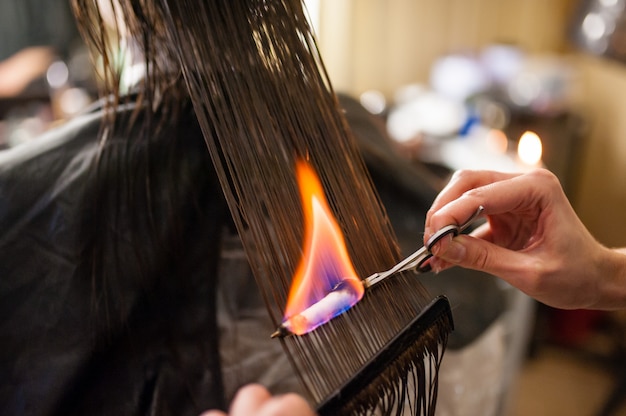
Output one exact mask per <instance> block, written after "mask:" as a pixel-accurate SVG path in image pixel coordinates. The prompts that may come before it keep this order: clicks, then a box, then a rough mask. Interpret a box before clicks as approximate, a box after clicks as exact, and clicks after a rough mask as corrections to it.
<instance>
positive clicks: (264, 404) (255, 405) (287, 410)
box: [201, 384, 314, 416]
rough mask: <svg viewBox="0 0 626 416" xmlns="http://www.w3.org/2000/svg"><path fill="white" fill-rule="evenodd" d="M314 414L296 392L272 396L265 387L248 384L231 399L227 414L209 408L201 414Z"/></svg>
mask: <svg viewBox="0 0 626 416" xmlns="http://www.w3.org/2000/svg"><path fill="white" fill-rule="evenodd" d="M291 415H298V416H314V412H313V410H312V409H311V407H310V406H309V404H308V403H307V401H306V400H305V399H304V398H303V397H301V396H299V395H297V394H284V395H280V396H272V395H271V394H270V393H269V392H268V391H267V389H266V388H265V387H263V386H261V385H258V384H249V385H247V386H244V387H242V388H241V389H239V391H238V392H237V395H236V396H235V398H234V399H233V402H232V404H231V407H230V410H229V413H228V415H227V414H226V413H224V412H221V411H218V410H210V411H207V412H204V413H202V415H201V416H291Z"/></svg>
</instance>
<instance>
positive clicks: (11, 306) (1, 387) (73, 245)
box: [0, 106, 228, 416]
mask: <svg viewBox="0 0 626 416" xmlns="http://www.w3.org/2000/svg"><path fill="white" fill-rule="evenodd" d="M131 111H132V106H131V107H129V108H126V109H122V110H120V114H119V115H118V119H119V120H122V122H123V121H124V118H125V117H128V116H129V114H130V112H131ZM188 113H189V114H188V115H187V116H185V117H183V118H182V119H181V120H180V122H179V123H178V124H177V125H175V126H170V127H169V128H166V129H164V130H163V132H162V133H161V134H160V136H159V137H156V138H155V140H153V142H154V143H157V145H156V147H157V148H158V147H159V146H160V145H162V146H164V147H163V148H162V149H160V151H155V152H154V154H151V155H150V156H151V163H154V164H155V166H161V168H162V170H163V173H162V174H161V175H155V176H154V177H153V178H152V181H153V182H152V183H151V184H150V186H151V189H152V190H153V191H154V190H156V192H154V193H155V194H154V195H152V197H153V198H152V202H151V204H152V205H151V208H150V209H149V210H150V211H152V212H150V213H149V212H146V213H145V215H146V216H148V215H154V216H155V218H156V220H155V221H156V223H157V229H158V233H159V235H162V236H165V238H164V239H163V241H162V242H160V243H159V244H160V245H161V246H159V247H153V246H151V244H155V243H153V242H151V240H150V239H146V240H145V242H143V241H142V243H141V244H136V242H137V237H134V239H133V238H131V237H130V236H128V235H127V230H125V229H119V230H107V232H108V233H110V235H112V236H114V237H115V238H114V241H112V242H111V246H114V245H115V246H116V247H115V250H116V252H117V253H127V254H126V255H123V256H122V258H123V260H122V261H123V263H122V267H118V268H116V269H114V270H113V269H112V272H114V273H115V278H114V279H111V281H110V282H94V281H92V277H91V272H90V268H91V267H93V263H91V262H90V261H89V259H88V255H87V254H85V244H86V241H88V240H89V238H90V236H89V235H90V232H91V233H92V234H93V233H95V232H100V230H101V228H102V227H100V229H96V228H95V226H94V228H93V230H92V231H90V227H91V226H92V224H96V223H97V219H94V218H93V206H94V204H93V201H94V200H96V201H97V199H94V198H95V197H96V195H94V194H95V192H97V191H96V190H95V189H96V187H95V186H94V176H93V175H91V174H90V172H91V170H92V167H93V165H94V163H95V157H96V154H97V149H98V140H97V138H98V131H99V128H100V124H101V120H102V116H103V114H102V111H101V110H100V109H97V108H96V109H94V110H93V111H90V112H88V113H87V114H84V115H81V116H79V117H77V118H76V119H75V120H72V121H70V122H68V123H67V124H65V125H63V126H60V127H58V128H56V129H55V130H53V131H51V132H49V133H48V134H46V135H44V136H43V137H41V138H39V139H37V140H34V141H33V142H30V143H27V144H24V145H20V146H18V147H16V148H13V149H10V150H6V151H3V152H0V414H1V415H5V416H7V415H148V414H150V415H179V416H180V415H197V414H198V413H199V412H201V411H202V410H206V409H207V408H212V407H223V406H224V403H223V401H224V399H223V394H222V390H223V388H222V383H221V381H220V368H219V359H218V353H217V348H218V347H217V345H218V340H217V339H216V338H217V331H216V318H215V303H216V301H215V292H216V291H215V281H216V278H215V275H216V268H217V267H218V265H217V263H218V260H217V259H218V255H217V254H216V253H217V251H218V250H219V240H220V230H222V229H223V228H224V223H227V222H228V221H224V212H226V210H225V208H224V202H223V197H222V194H221V190H220V189H219V186H218V185H217V182H216V179H215V174H214V172H213V168H212V164H211V162H210V158H209V155H208V152H207V150H206V146H205V144H204V141H203V138H202V135H201V133H200V129H199V127H198V125H197V123H196V121H195V118H194V116H193V112H192V111H188ZM134 135H136V131H134V132H133V131H131V132H128V131H127V130H124V129H120V132H119V133H117V134H116V135H114V136H113V137H111V138H109V143H110V145H111V146H118V147H119V148H118V150H117V151H116V152H114V153H113V155H114V156H113V157H118V156H120V157H122V156H123V157H126V156H124V154H125V153H124V152H125V150H124V149H125V147H124V146H125V143H127V141H128V140H134V139H135V137H134ZM173 140H177V143H179V144H178V145H177V146H174V147H172V148H170V147H167V146H169V143H170V142H171V141H173ZM158 143H160V145H159V144H158ZM151 146H154V145H151ZM168 152H175V155H174V156H175V157H174V158H166V157H165V156H164V155H167V154H168ZM116 155H117V156H116ZM170 155H171V154H170ZM159 158H163V159H167V160H169V162H166V161H165V160H163V161H161V160H159ZM171 160H175V161H176V162H175V163H172V162H171ZM127 162H128V163H127ZM127 162H124V163H122V164H120V165H119V166H121V169H122V170H124V169H129V170H130V169H131V166H132V165H133V164H134V163H141V161H134V160H133V159H132V158H130V159H129V160H128V161H127ZM119 173H120V172H119V171H117V172H116V174H119ZM121 173H122V174H123V173H125V172H121ZM105 174H107V173H106V170H105ZM172 180H173V182H174V183H175V184H176V186H175V187H171V186H170V187H169V188H168V185H166V184H167V183H171V181H172ZM155 181H156V183H155ZM160 181H162V182H163V184H162V186H161V183H160ZM139 186H141V184H139ZM98 189H99V188H98ZM107 192H108V191H107ZM119 194H121V195H119ZM109 195H110V198H114V197H113V195H118V196H116V197H115V198H121V199H119V200H114V201H113V200H108V199H107V198H109ZM101 197H102V196H101ZM127 197H128V196H127V195H125V193H124V192H114V191H111V192H109V193H108V194H107V195H105V196H104V199H103V200H104V201H105V202H106V203H107V204H109V205H111V206H119V207H121V208H122V209H121V211H120V212H121V217H122V218H123V217H124V210H128V209H132V207H129V206H128V205H127V203H128V201H127ZM129 218H130V217H129ZM124 221H125V220H123V221H121V222H120V223H121V224H122V225H123V224H124ZM129 221H130V220H129ZM181 224H182V227H181ZM105 228H106V225H105ZM131 228H132V227H131ZM133 229H134V230H137V229H139V230H140V231H141V227H134V228H133ZM170 235H171V236H173V237H172V238H169V236H170ZM169 242H172V243H171V244H170V243H169ZM174 242H175V245H176V246H175V247H173V246H168V244H170V245H174ZM163 245H164V246H163ZM105 250H108V249H106V248H105ZM111 250H113V249H111ZM133 250H140V251H141V252H142V253H157V255H158V257H159V258H156V259H151V262H152V263H149V266H150V267H148V272H147V274H145V275H142V277H141V278H137V273H138V270H139V269H138V266H137V264H136V260H134V259H135V257H134V255H133V253H135V251H133ZM104 254H105V255H104V256H103V258H105V259H107V258H109V253H104ZM124 262H126V263H124ZM100 266H101V267H105V268H106V267H109V266H110V265H109V264H106V262H105V264H101V265H100ZM111 267H112V266H111Z"/></svg>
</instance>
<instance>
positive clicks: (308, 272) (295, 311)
mask: <svg viewBox="0 0 626 416" xmlns="http://www.w3.org/2000/svg"><path fill="white" fill-rule="evenodd" d="M296 172H297V177H298V185H299V188H300V197H301V201H302V210H303V214H304V247H303V254H302V258H301V260H300V264H299V265H298V268H297V269H296V272H295V274H294V277H293V281H292V284H291V289H290V292H289V297H288V299H287V305H286V308H285V319H289V318H290V317H297V316H298V315H299V314H301V313H302V312H303V311H304V310H306V309H307V308H309V307H311V306H313V305H315V304H316V303H317V302H319V301H320V300H322V299H323V298H325V297H327V295H329V294H330V293H331V292H333V290H335V289H336V288H337V287H339V286H341V287H346V285H349V290H350V292H352V293H353V296H352V298H353V301H352V302H351V304H350V305H345V304H341V303H338V304H337V307H336V308H335V309H334V310H332V311H330V312H329V313H328V314H325V315H328V316H322V317H319V319H320V321H319V322H307V321H306V320H298V319H293V320H292V321H293V323H294V325H295V326H294V328H292V331H293V332H294V333H298V334H299V333H306V332H308V331H311V330H312V329H314V328H315V327H317V326H319V325H321V324H323V323H325V322H327V321H328V320H330V319H331V318H333V317H335V316H337V315H338V314H340V313H341V312H343V311H344V310H346V309H348V308H350V307H351V306H352V305H354V304H355V303H356V302H358V301H359V300H360V299H361V298H362V297H363V293H364V287H363V284H362V283H361V280H360V279H359V278H358V277H357V274H356V271H355V270H354V266H353V265H352V261H351V260H350V256H349V255H348V250H347V248H346V244H345V241H344V237H343V234H342V232H341V229H340V227H339V224H338V223H337V221H336V220H335V218H334V217H333V214H332V211H331V210H330V207H329V206H328V202H327V201H326V198H325V196H324V191H323V188H322V185H321V183H320V181H319V179H318V178H317V176H316V174H315V172H314V171H313V169H312V168H311V167H310V166H309V164H307V163H306V162H304V161H301V160H300V161H298V162H297V164H296ZM331 309H332V308H331Z"/></svg>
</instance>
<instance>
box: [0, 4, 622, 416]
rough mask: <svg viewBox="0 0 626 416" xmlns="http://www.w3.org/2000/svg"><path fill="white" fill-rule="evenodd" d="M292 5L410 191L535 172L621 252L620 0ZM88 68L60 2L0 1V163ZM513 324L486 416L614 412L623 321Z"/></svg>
mask: <svg viewBox="0 0 626 416" xmlns="http://www.w3.org/2000/svg"><path fill="white" fill-rule="evenodd" d="M306 3H307V8H308V10H309V14H310V16H311V21H312V23H313V24H314V26H315V28H316V33H317V38H318V42H319V48H320V51H321V54H322V57H323V60H324V63H325V65H326V69H327V71H328V73H329V76H330V79H331V81H332V83H333V87H334V89H335V90H336V91H337V92H338V93H340V94H343V95H345V96H347V97H351V98H353V99H355V100H357V101H358V102H359V103H360V105H361V106H362V107H363V108H365V109H366V110H367V111H368V112H369V113H370V114H371V115H372V116H373V117H375V119H376V120H377V122H378V123H379V125H380V127H381V129H382V130H383V131H384V132H385V137H386V138H387V140H388V141H389V145H390V146H391V147H392V148H393V149H394V150H395V151H396V156H397V157H400V158H403V159H405V160H406V161H407V163H409V164H411V165H412V166H414V167H419V169H420V172H421V173H422V176H421V180H423V181H424V182H428V184H429V186H431V187H432V188H434V189H440V188H441V187H442V186H443V184H445V182H446V181H447V179H448V177H449V175H450V174H451V172H453V171H454V170H456V169H460V168H470V169H497V170H504V171H524V170H528V169H532V168H534V167H538V166H542V167H546V168H548V169H550V170H552V171H553V172H554V173H555V174H556V175H557V176H558V177H559V178H560V180H561V182H562V184H563V186H564V189H565V190H566V193H567V195H568V197H569V198H570V200H571V202H572V204H573V206H574V208H575V209H576V211H577V212H578V214H579V215H580V217H581V219H582V220H583V222H584V223H585V225H586V226H587V227H588V228H589V229H590V231H591V232H592V233H593V235H594V236H595V237H596V238H597V239H598V240H599V241H600V242H602V243H604V244H605V245H607V246H626V182H625V181H624V178H626V65H625V63H626V20H625V17H626V0H547V1H546V0H308V1H306ZM122 61H123V60H122ZM91 68H92V64H91V63H90V61H89V58H88V55H87V51H86V50H85V47H84V45H83V44H82V42H81V41H80V38H79V36H78V32H77V30H76V28H75V25H74V22H73V18H72V16H71V13H70V11H69V7H68V1H67V0H0V151H2V149H4V150H7V149H10V148H14V147H17V146H19V145H20V144H21V143H25V142H28V141H31V140H34V139H35V138H36V137H37V136H39V135H40V134H41V133H43V132H45V131H46V130H47V129H49V128H50V127H51V126H54V125H57V124H59V123H62V122H63V121H64V120H66V119H68V118H69V117H72V116H74V115H76V114H78V113H79V112H80V111H82V110H83V109H84V108H85V107H86V106H88V105H89V103H91V102H92V101H93V100H94V99H95V98H96V95H97V82H96V79H97V77H96V76H95V74H94V73H93V71H92V70H91ZM417 240H418V237H416V238H415V241H417ZM485 301H486V302H489V300H488V299H487V300H485ZM506 310H507V311H508V312H510V313H512V312H515V311H518V312H520V310H519V309H515V308H510V309H506ZM520 313H521V314H522V315H520V317H521V318H520V319H522V320H525V321H528V322H527V324H528V325H527V326H528V329H527V330H526V331H527V332H526V333H525V334H524V336H521V337H519V340H520V342H521V343H522V345H521V346H520V345H518V347H521V349H522V352H521V355H520V356H521V357H522V358H521V362H520V363H519V371H517V367H514V368H515V371H514V373H512V374H510V378H512V379H513V381H512V382H510V388H509V384H508V382H507V383H504V382H503V385H506V386H507V390H510V392H509V393H508V394H509V396H507V399H506V402H507V403H506V404H500V405H499V406H497V407H498V410H497V412H495V413H491V412H490V413H489V414H502V415H510V416H522V415H551V416H554V415H626V317H625V316H624V314H622V313H598V312H591V311H568V312H565V311H557V310H552V309H550V308H547V307H544V306H542V305H533V312H532V313H531V312H529V311H528V308H522V310H521V312H520ZM485 359H486V360H488V357H487V358H485ZM480 364H481V362H478V365H480ZM444 407H445V406H444ZM462 408H463V406H461V407H460V409H461V410H459V409H457V410H456V411H455V412H453V413H450V414H458V415H460V414H471V413H463V411H462Z"/></svg>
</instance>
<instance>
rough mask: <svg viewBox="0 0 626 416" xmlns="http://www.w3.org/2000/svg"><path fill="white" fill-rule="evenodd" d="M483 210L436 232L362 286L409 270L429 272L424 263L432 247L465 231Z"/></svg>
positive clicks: (427, 266) (366, 279) (369, 285)
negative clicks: (460, 222)
mask: <svg viewBox="0 0 626 416" xmlns="http://www.w3.org/2000/svg"><path fill="white" fill-rule="evenodd" d="M484 210H485V209H484V207H483V206H482V205H481V206H479V207H478V208H477V209H476V211H475V212H474V214H472V216H471V217H470V218H469V219H468V220H467V221H465V222H464V223H463V224H461V225H456V224H450V225H447V226H445V227H443V228H442V229H440V230H439V231H437V232H436V233H435V234H433V235H432V237H430V238H429V239H428V241H427V242H426V245H425V246H424V247H422V248H420V249H419V250H417V251H416V252H415V253H413V254H411V255H410V256H408V257H407V258H405V259H404V260H402V261H400V262H399V263H398V264H396V265H395V266H393V267H392V268H391V269H389V270H387V271H384V272H378V273H374V274H373V275H371V276H369V277H366V278H365V279H363V286H365V288H368V287H371V286H374V285H375V284H377V283H379V282H381V281H383V280H385V279H386V278H388V277H389V276H392V275H394V274H396V273H401V272H404V271H407V270H411V269H415V270H417V271H418V272H419V273H426V272H428V271H430V264H429V263H426V261H427V260H428V259H430V258H431V257H432V256H433V254H432V253H431V251H430V250H431V249H432V247H433V246H434V245H435V244H436V243H437V242H438V241H439V240H441V239H442V238H444V237H445V236H447V235H450V234H451V235H452V236H454V237H456V236H457V235H459V234H460V233H462V232H463V231H465V230H466V229H467V227H469V226H470V225H471V224H472V223H473V222H474V221H476V220H477V219H478V217H480V216H481V214H482V213H483V211H484Z"/></svg>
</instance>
